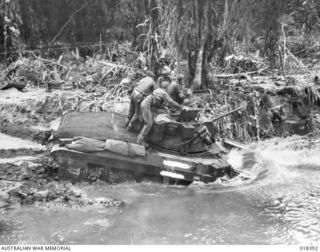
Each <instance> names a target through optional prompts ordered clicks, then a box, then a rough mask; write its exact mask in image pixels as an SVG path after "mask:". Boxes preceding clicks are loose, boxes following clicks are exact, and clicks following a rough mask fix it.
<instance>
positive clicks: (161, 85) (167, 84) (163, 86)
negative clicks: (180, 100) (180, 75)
mask: <svg viewBox="0 0 320 252" xmlns="http://www.w3.org/2000/svg"><path fill="white" fill-rule="evenodd" d="M169 84H170V83H169V81H162V82H161V83H160V88H163V89H166V88H167V87H168V86H169Z"/></svg>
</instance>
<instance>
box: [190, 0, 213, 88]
mask: <svg viewBox="0 0 320 252" xmlns="http://www.w3.org/2000/svg"><path fill="white" fill-rule="evenodd" d="M196 7H197V16H196V18H197V20H196V22H197V29H198V41H199V47H198V55H197V61H196V65H195V74H194V79H193V83H192V84H193V85H192V88H193V89H202V88H204V84H205V83H204V80H205V76H204V73H206V72H207V71H206V68H207V64H206V63H207V61H206V60H205V59H204V57H205V56H206V55H207V54H206V53H204V50H205V44H206V41H207V39H208V36H209V24H208V9H209V0H196Z"/></svg>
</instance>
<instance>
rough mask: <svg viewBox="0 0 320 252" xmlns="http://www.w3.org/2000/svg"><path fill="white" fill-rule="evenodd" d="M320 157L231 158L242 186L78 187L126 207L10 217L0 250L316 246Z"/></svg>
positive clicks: (286, 146) (287, 146) (302, 152)
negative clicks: (112, 246)
mask: <svg viewBox="0 0 320 252" xmlns="http://www.w3.org/2000/svg"><path fill="white" fill-rule="evenodd" d="M319 151H320V141H317V140H313V139H312V138H301V137H291V138H287V139H285V140H284V139H273V140H270V141H267V142H263V143H260V144H257V145H255V146H252V147H251V150H249V151H242V152H239V151H233V152H232V153H230V155H229V160H230V162H231V163H232V164H233V165H234V166H235V167H236V168H239V169H241V170H243V171H244V172H245V173H246V174H248V175H249V176H251V179H250V180H245V181H244V180H242V179H234V180H232V181H225V180H220V181H218V182H216V183H214V184H212V185H201V184H196V185H191V186H189V187H176V186H164V185H159V184H152V183H149V184H121V185H115V186H110V185H105V184H102V185H82V186H81V187H82V189H83V190H84V191H85V192H86V193H87V194H88V195H89V196H92V197H101V196H103V197H108V196H109V197H115V198H118V199H121V200H123V201H124V202H125V206H124V207H122V208H119V209H114V208H86V209H81V210H79V209H78V210H75V209H66V208H63V209H61V208H60V209H41V208H35V207H29V208H26V207H22V208H20V209H15V210H10V211H7V212H5V213H4V214H3V215H1V217H0V244H211V245H216V244H224V245H225V244H227V245H230V244H239V245H241V244H263V245H264V244H304V245H306V244H308V245H309V244H319V242H320V183H319V181H320V156H319Z"/></svg>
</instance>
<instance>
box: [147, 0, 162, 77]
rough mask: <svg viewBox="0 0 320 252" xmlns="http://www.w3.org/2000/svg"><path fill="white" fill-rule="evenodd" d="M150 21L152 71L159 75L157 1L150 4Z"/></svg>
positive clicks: (154, 0)
mask: <svg viewBox="0 0 320 252" xmlns="http://www.w3.org/2000/svg"><path fill="white" fill-rule="evenodd" d="M149 10H150V20H151V36H152V38H151V50H150V54H151V55H150V70H151V71H152V72H153V73H155V74H158V73H159V68H160V66H159V63H158V60H157V58H158V57H157V54H158V48H157V39H156V38H157V36H158V35H159V34H158V33H159V9H158V6H157V2H156V0H151V1H150V2H149Z"/></svg>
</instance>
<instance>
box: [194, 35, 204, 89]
mask: <svg viewBox="0 0 320 252" xmlns="http://www.w3.org/2000/svg"><path fill="white" fill-rule="evenodd" d="M204 45H205V39H202V41H201V45H200V49H199V53H198V57H197V62H196V69H195V75H194V80H193V89H201V87H202V80H203V66H204V65H203V63H204V59H203V55H204V53H203V51H204Z"/></svg>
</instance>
